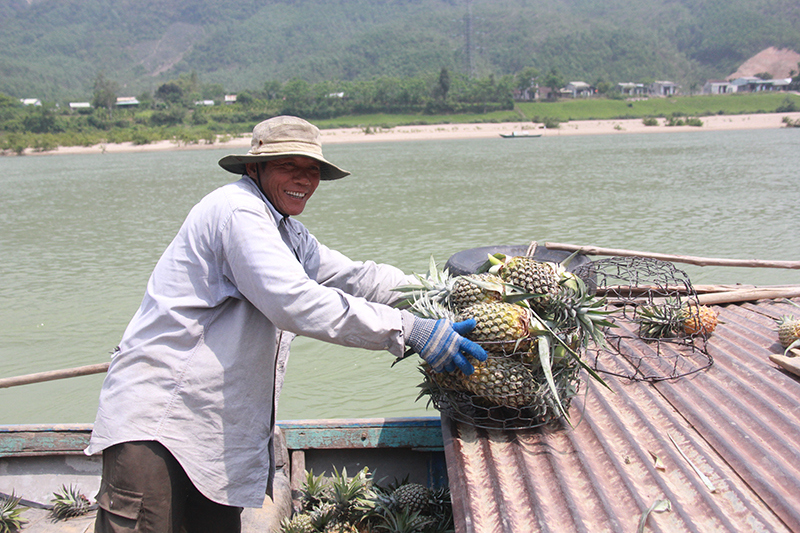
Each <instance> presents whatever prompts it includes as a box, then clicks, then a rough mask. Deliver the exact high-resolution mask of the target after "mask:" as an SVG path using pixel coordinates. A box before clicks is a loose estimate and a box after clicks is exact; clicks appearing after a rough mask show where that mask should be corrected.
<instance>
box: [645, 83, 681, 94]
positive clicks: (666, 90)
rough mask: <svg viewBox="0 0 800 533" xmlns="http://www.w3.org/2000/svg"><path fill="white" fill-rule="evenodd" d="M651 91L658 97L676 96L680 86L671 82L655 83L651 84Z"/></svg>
mask: <svg viewBox="0 0 800 533" xmlns="http://www.w3.org/2000/svg"><path fill="white" fill-rule="evenodd" d="M649 91H650V94H654V95H656V96H675V95H676V94H678V84H677V83H673V82H671V81H654V82H653V83H651V84H650V87H649Z"/></svg>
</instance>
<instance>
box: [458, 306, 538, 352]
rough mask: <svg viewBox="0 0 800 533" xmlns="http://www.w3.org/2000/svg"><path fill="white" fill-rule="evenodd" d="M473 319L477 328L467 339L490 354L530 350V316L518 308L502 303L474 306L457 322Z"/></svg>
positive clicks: (462, 314) (527, 311)
mask: <svg viewBox="0 0 800 533" xmlns="http://www.w3.org/2000/svg"><path fill="white" fill-rule="evenodd" d="M469 318H474V319H475V322H476V325H475V329H473V330H472V331H471V332H470V333H468V334H467V337H468V338H469V339H470V340H473V341H475V342H477V343H479V344H481V346H483V347H484V349H485V350H486V351H487V352H491V353H502V352H506V353H511V352H517V351H525V350H528V349H529V348H530V344H531V343H530V339H528V335H529V333H530V324H531V313H530V311H529V310H528V309H527V308H525V307H523V306H521V305H517V304H510V303H505V302H495V303H483V304H475V305H473V306H472V307H468V308H467V309H465V310H464V311H462V312H461V314H459V315H458V317H457V318H456V320H457V321H461V320H467V319H469Z"/></svg>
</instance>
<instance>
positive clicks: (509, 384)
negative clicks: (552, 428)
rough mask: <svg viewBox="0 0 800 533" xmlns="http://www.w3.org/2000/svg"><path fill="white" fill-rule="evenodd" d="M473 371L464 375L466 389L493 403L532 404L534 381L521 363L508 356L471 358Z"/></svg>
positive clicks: (514, 405)
mask: <svg viewBox="0 0 800 533" xmlns="http://www.w3.org/2000/svg"><path fill="white" fill-rule="evenodd" d="M472 363H473V366H474V367H475V372H473V373H472V374H470V375H469V376H467V379H466V386H467V389H468V390H469V391H470V392H472V393H473V394H474V395H475V396H478V397H479V398H483V399H485V400H486V401H488V402H489V403H491V404H493V405H507V406H511V407H524V406H527V405H529V404H530V403H531V401H532V400H533V394H534V381H533V375H532V374H531V371H530V370H528V368H527V367H526V366H525V364H523V363H522V362H520V361H518V360H516V359H511V358H508V357H492V356H490V357H489V358H488V359H486V361H483V362H479V361H472Z"/></svg>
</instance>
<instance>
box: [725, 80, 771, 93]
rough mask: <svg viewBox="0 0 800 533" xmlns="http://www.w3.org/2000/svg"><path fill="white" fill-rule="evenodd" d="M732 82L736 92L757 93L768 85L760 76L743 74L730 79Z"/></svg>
mask: <svg viewBox="0 0 800 533" xmlns="http://www.w3.org/2000/svg"><path fill="white" fill-rule="evenodd" d="M730 82H731V87H733V92H735V93H756V92H760V91H763V90H764V88H765V87H766V83H765V81H764V80H762V79H761V78H759V77H758V76H742V77H741V78H736V79H733V80H730Z"/></svg>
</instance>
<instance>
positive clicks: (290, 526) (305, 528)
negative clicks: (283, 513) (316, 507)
mask: <svg viewBox="0 0 800 533" xmlns="http://www.w3.org/2000/svg"><path fill="white" fill-rule="evenodd" d="M317 531H319V530H318V529H317V528H316V527H314V524H312V523H311V517H310V516H309V515H307V514H296V515H294V516H293V517H292V518H291V520H290V519H289V518H284V519H283V520H281V533H316V532H317Z"/></svg>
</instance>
